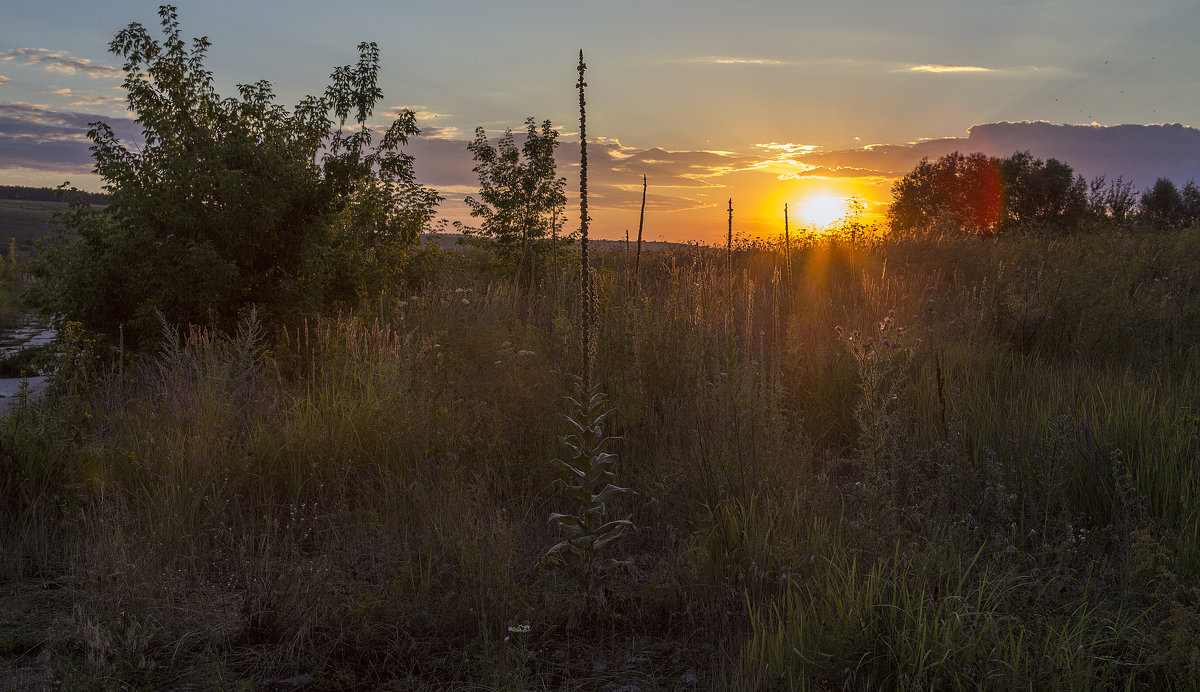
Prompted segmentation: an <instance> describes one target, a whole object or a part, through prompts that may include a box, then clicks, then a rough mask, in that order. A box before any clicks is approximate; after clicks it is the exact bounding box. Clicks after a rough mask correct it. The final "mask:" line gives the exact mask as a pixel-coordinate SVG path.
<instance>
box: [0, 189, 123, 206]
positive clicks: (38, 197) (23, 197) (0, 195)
mask: <svg viewBox="0 0 1200 692" xmlns="http://www.w3.org/2000/svg"><path fill="white" fill-rule="evenodd" d="M79 194H80V195H82V199H84V200H86V201H87V202H88V203H90V204H108V196H107V195H104V194H101V193H99V192H81V193H79ZM0 199H12V200H18V201H22V202H61V201H62V195H61V194H59V191H58V190H56V189H54V188H52V187H26V186H24V185H0Z"/></svg>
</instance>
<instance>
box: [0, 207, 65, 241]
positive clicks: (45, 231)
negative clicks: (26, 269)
mask: <svg viewBox="0 0 1200 692" xmlns="http://www.w3.org/2000/svg"><path fill="white" fill-rule="evenodd" d="M66 208H67V205H66V204H65V203H63V202H30V201H25V200H17V199H0V243H3V244H7V241H8V239H9V238H16V239H17V247H18V248H20V249H31V248H32V247H33V242H34V241H35V240H37V239H38V238H41V237H43V236H46V235H49V234H50V231H51V228H52V221H51V218H52V215H53V214H54V212H56V211H63V210H65V209H66Z"/></svg>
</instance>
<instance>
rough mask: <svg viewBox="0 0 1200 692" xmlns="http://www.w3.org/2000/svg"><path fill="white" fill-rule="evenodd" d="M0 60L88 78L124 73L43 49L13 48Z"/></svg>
mask: <svg viewBox="0 0 1200 692" xmlns="http://www.w3.org/2000/svg"><path fill="white" fill-rule="evenodd" d="M0 60H3V61H5V62H10V61H13V60H20V61H21V62H23V63H25V64H26V65H41V66H42V67H44V68H46V69H47V70H50V71H52V72H62V73H64V74H75V73H76V72H82V73H83V74H86V75H87V76H89V77H108V78H118V79H119V78H121V77H123V76H124V75H125V72H124V71H122V70H121V69H119V68H116V67H111V66H109V65H96V64H93V63H92V61H91V60H90V59H88V58H76V57H72V56H70V55H67V54H66V53H64V52H63V51H52V50H47V49H45V48H14V49H12V50H9V51H5V52H3V53H0Z"/></svg>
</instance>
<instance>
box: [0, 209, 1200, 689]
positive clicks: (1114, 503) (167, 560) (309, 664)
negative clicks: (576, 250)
mask: <svg viewBox="0 0 1200 692" xmlns="http://www.w3.org/2000/svg"><path fill="white" fill-rule="evenodd" d="M423 262H425V264H426V266H425V274H424V275H425V276H428V277H430V278H429V279H428V281H426V282H425V283H423V284H422V285H421V286H419V287H418V288H415V289H412V290H410V291H408V292H407V293H405V294H403V295H400V296H398V297H393V298H386V299H381V300H380V301H379V302H378V304H377V305H376V306H374V307H373V308H370V309H367V310H362V311H359V312H356V313H350V312H342V313H340V314H327V315H323V316H313V317H312V318H311V319H309V320H307V321H302V322H300V323H296V324H291V325H289V326H287V327H285V328H281V329H279V330H278V331H277V332H276V331H272V332H270V333H267V332H266V331H265V330H264V329H263V328H262V326H261V325H260V324H259V323H258V322H257V320H256V319H255V318H254V317H253V316H252V315H247V317H246V318H245V319H244V320H243V323H242V325H241V327H240V328H239V329H238V331H237V332H236V333H234V334H228V335H226V334H218V333H214V332H211V331H206V330H204V329H201V328H196V327H190V328H189V327H186V326H182V325H167V324H164V325H163V326H164V329H163V336H162V339H161V345H160V346H159V347H158V350H157V353H156V354H154V355H152V356H143V357H142V358H141V359H140V360H135V361H134V360H130V361H127V362H121V361H119V360H115V359H113V358H112V357H111V356H110V355H108V354H107V353H101V352H99V351H97V349H96V348H95V343H94V342H93V341H91V340H90V339H89V337H88V335H87V334H85V333H83V332H81V331H79V330H77V329H73V328H72V327H71V326H69V325H68V327H66V328H65V329H64V330H63V332H62V335H61V337H60V343H59V348H58V354H57V359H58V370H57V373H56V376H55V381H54V385H53V387H52V388H51V390H50V391H49V392H48V393H47V394H46V395H45V396H44V397H41V398H37V399H24V398H19V400H18V401H17V402H16V403H15V404H14V405H13V408H12V409H11V415H9V416H8V417H7V418H6V419H4V420H3V421H2V422H0V449H2V450H3V454H2V456H0V459H2V462H3V464H4V472H3V475H2V476H0V494H2V495H3V498H2V502H0V507H2V508H3V509H2V510H0V511H2V512H3V515H4V518H3V522H4V525H5V526H6V527H7V528H6V530H5V531H3V532H2V534H0V542H2V545H0V579H2V580H3V583H4V584H5V592H6V594H5V596H4V598H3V601H0V603H2V604H3V613H2V615H0V655H2V656H3V663H2V664H0V671H3V675H4V676H5V677H6V678H7V679H8V680H9V682H10V683H12V684H15V685H16V686H19V687H29V688H39V687H42V688H50V687H62V688H89V687H102V688H121V689H142V688H147V689H148V688H155V689H161V688H188V687H193V688H237V687H243V686H247V687H263V688H267V689H296V688H317V689H350V688H359V689H405V690H408V689H602V690H617V689H623V690H635V689H636V690H652V689H747V690H752V689H829V688H845V687H849V688H854V689H881V688H903V689H960V688H961V689H1017V688H1035V689H1106V688H1127V689H1165V688H1187V687H1192V686H1195V685H1197V684H1198V683H1200V636H1198V634H1200V590H1198V589H1197V584H1198V581H1197V577H1198V576H1200V550H1198V542H1197V537H1198V533H1200V487H1198V483H1200V481H1198V479H1197V475H1196V464H1197V460H1198V456H1197V454H1198V452H1200V442H1198V437H1197V436H1198V434H1200V417H1198V416H1197V412H1198V411H1200V400H1198V399H1200V387H1198V384H1200V383H1198V381H1197V380H1198V378H1200V358H1198V355H1200V354H1198V353H1197V346H1196V345H1197V344H1198V343H1200V228H1192V229H1190V230H1187V231H1184V232H1181V233H1170V234H1168V233H1152V232H1140V231H1122V232H1118V231H1112V230H1099V229H1097V230H1095V231H1093V232H1083V233H1077V234H1073V235H1070V236H1055V235H1015V234H1014V235H1009V236H1005V237H999V238H990V239H978V238H962V237H958V238H939V239H911V238H910V239H887V238H876V239H868V240H865V241H861V240H860V241H859V242H857V243H853V244H852V243H850V242H848V240H847V239H845V238H836V237H809V238H807V239H802V240H801V241H799V242H797V241H793V243H792V247H791V252H790V254H789V253H785V252H783V251H782V250H781V248H779V247H776V246H772V245H771V244H766V243H759V244H755V245H746V246H744V247H741V248H736V249H735V250H734V251H733V252H732V253H731V254H729V255H727V254H726V250H725V249H724V248H711V247H704V246H679V247H675V248H672V249H666V250H659V251H655V252H647V253H645V255H644V256H643V258H642V261H641V265H640V273H639V274H637V275H635V274H634V271H633V262H632V257H631V256H630V255H629V254H627V253H625V252H624V251H622V250H619V249H618V250H617V251H609V252H605V253H602V254H600V255H599V256H598V257H595V258H594V263H593V266H594V272H595V273H594V276H595V278H596V283H597V292H596V305H595V307H596V314H597V320H596V331H595V337H594V340H593V344H594V351H595V353H594V361H593V362H594V370H593V376H592V379H593V382H595V383H596V384H597V386H598V387H599V388H600V390H601V391H603V392H604V393H605V394H606V395H607V397H608V405H609V406H610V407H611V409H612V414H611V415H610V416H609V418H608V419H607V420H606V421H605V422H604V426H605V430H604V432H605V433H606V434H608V435H612V436H614V437H615V438H616V439H615V441H614V443H613V445H612V448H611V450H610V451H612V452H613V453H615V454H616V460H615V462H614V464H613V471H614V473H615V477H616V479H617V482H618V485H620V486H623V487H628V488H630V489H632V491H633V493H629V494H624V495H622V496H621V497H619V498H618V499H617V500H614V501H613V502H611V503H609V504H608V506H607V507H606V515H607V516H608V517H611V518H628V519H629V520H631V521H632V523H633V524H634V525H635V526H636V531H633V532H630V533H628V534H627V535H625V536H624V537H622V538H621V539H620V540H618V541H614V542H613V543H611V544H610V545H609V546H608V547H607V548H606V549H605V550H604V553H605V555H607V556H610V557H612V558H614V559H615V561H616V562H615V564H614V565H613V566H612V567H611V569H608V570H606V571H605V572H604V574H603V575H602V578H601V579H600V581H599V582H598V583H597V584H596V588H595V589H594V592H593V593H592V594H591V597H587V594H585V593H584V589H583V588H582V587H581V586H580V584H579V583H577V582H576V581H574V580H572V579H571V578H570V576H569V575H567V574H564V573H563V572H562V571H560V570H556V569H554V568H553V567H552V566H551V565H550V564H548V561H547V560H544V559H543V556H544V555H545V553H546V551H547V549H548V548H549V547H550V546H551V545H553V544H554V543H555V542H556V541H558V540H560V536H559V533H558V531H557V530H556V529H555V527H554V526H552V525H551V524H549V523H548V517H549V516H550V514H551V513H553V512H568V511H575V510H576V509H577V508H575V507H574V506H573V505H572V503H571V502H570V501H569V500H568V499H567V497H566V495H565V494H564V493H563V490H562V482H563V481H565V480H568V479H567V478H566V477H565V473H564V470H563V468H562V467H561V466H560V465H559V464H557V463H556V462H555V459H556V458H567V455H568V449H567V448H566V447H564V445H563V443H562V436H563V435H565V434H567V433H568V432H570V430H569V429H568V424H567V422H565V421H564V418H563V417H562V415H561V414H563V413H566V412H568V405H567V404H566V403H565V402H566V400H565V399H564V396H565V395H566V394H569V393H571V391H572V385H573V382H574V380H575V377H576V375H578V373H579V372H580V367H581V366H580V363H581V354H580V352H579V346H578V342H579V339H578V336H579V334H578V330H579V317H578V316H579V314H580V305H579V296H578V290H577V281H578V270H572V269H568V267H572V266H578V265H577V264H576V265H571V264H568V263H566V262H563V263H562V264H561V265H558V266H550V267H549V268H548V269H547V270H546V272H545V273H544V274H543V275H542V276H541V278H540V279H539V280H538V281H537V282H536V283H535V285H532V286H529V285H517V283H516V282H515V281H514V280H513V279H512V278H511V275H510V274H506V273H504V272H502V271H499V270H498V269H497V268H496V267H495V266H494V265H493V263H492V258H491V257H490V256H489V255H488V254H487V253H486V252H485V251H483V250H480V249H470V250H464V251H433V250H430V251H429V252H428V253H427V254H426V256H425V258H424V260H423Z"/></svg>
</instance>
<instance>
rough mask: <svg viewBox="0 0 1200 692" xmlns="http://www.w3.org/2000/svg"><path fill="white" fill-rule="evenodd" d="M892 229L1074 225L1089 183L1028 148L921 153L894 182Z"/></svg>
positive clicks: (994, 229) (977, 229) (890, 213)
mask: <svg viewBox="0 0 1200 692" xmlns="http://www.w3.org/2000/svg"><path fill="white" fill-rule="evenodd" d="M892 195H893V201H892V206H891V208H890V209H889V210H888V220H889V223H890V225H891V228H892V230H893V231H896V232H913V231H924V232H929V231H938V232H944V231H956V232H964V233H972V234H980V235H987V234H990V233H995V232H998V231H1001V230H1007V229H1014V228H1046V227H1053V228H1068V229H1069V228H1074V227H1076V226H1078V225H1079V224H1080V223H1081V222H1082V221H1083V219H1084V218H1085V216H1086V214H1087V211H1088V197H1087V183H1086V181H1084V179H1083V178H1082V177H1079V176H1075V175H1074V172H1073V171H1072V170H1071V167H1070V166H1068V165H1067V164H1065V163H1062V162H1061V161H1058V160H1056V159H1050V160H1048V161H1046V162H1042V161H1041V160H1040V159H1035V158H1034V157H1033V156H1031V155H1030V154H1029V153H1028V152H1018V153H1015V154H1013V155H1012V156H1010V157H1008V158H1005V159H997V158H991V157H988V156H985V155H984V154H980V153H976V154H971V155H969V156H964V155H963V154H960V153H958V152H954V153H951V154H947V155H945V156H943V157H941V158H939V159H938V160H937V161H935V162H932V163H931V162H930V161H929V160H928V159H922V160H921V162H920V163H918V164H917V166H916V167H915V168H914V169H913V170H912V172H910V173H909V174H908V175H906V176H904V177H903V178H901V179H900V180H898V181H896V183H895V184H894V185H893V186H892Z"/></svg>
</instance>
